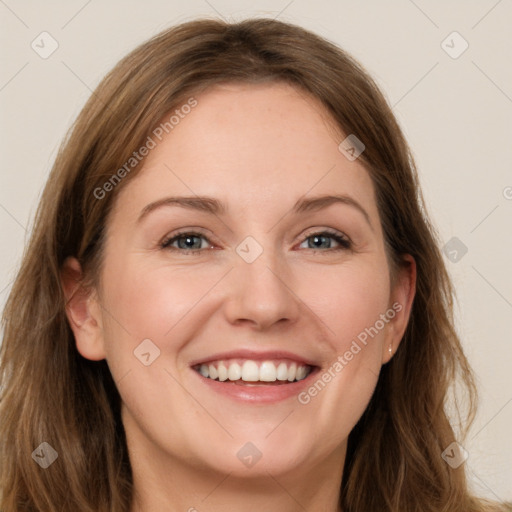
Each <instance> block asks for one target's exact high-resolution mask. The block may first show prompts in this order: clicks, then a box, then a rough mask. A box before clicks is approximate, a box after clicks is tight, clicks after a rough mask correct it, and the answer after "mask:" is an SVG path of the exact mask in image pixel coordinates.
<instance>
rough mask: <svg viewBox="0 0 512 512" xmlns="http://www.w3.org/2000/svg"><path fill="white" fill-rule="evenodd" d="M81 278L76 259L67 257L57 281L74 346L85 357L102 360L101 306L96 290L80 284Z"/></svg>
mask: <svg viewBox="0 0 512 512" xmlns="http://www.w3.org/2000/svg"><path fill="white" fill-rule="evenodd" d="M83 277H84V276H83V272H82V268H81V266H80V263H79V262H78V260H77V259H76V258H67V259H66V260H65V261H64V264H63V265H62V268H61V284H62V289H63V291H64V296H65V298H66V315H67V317H68V321H69V325H70V327H71V330H72V331H73V334H74V336H75V342H76V348H77V350H78V352H79V353H80V354H81V355H82V356H83V357H85V358H86V359H91V360H93V361H99V360H101V359H105V349H104V342H103V328H102V323H101V307H100V304H99V301H98V300H97V293H96V291H95V290H94V289H87V288H85V287H84V285H83Z"/></svg>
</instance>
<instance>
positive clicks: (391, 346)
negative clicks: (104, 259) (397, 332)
mask: <svg viewBox="0 0 512 512" xmlns="http://www.w3.org/2000/svg"><path fill="white" fill-rule="evenodd" d="M388 351H389V354H390V355H391V354H392V353H393V345H391V344H390V345H389V348H388Z"/></svg>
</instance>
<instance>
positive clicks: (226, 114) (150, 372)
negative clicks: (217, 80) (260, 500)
mask: <svg viewBox="0 0 512 512" xmlns="http://www.w3.org/2000/svg"><path fill="white" fill-rule="evenodd" d="M196 100H197V106H195V107H194V108H192V109H191V111H190V113H188V114H187V115H184V116H183V118H180V121H179V123H177V124H176V125H174V127H173V129H172V131H170V132H169V134H168V135H165V137H163V139H162V141H161V142H159V141H158V139H156V138H155V141H156V142H157V144H156V147H154V148H153V149H151V150H150V152H149V155H148V156H147V159H146V160H145V162H144V164H143V168H142V170H141V172H139V174H138V175H137V176H136V177H134V178H133V179H131V181H130V182H129V183H128V184H127V185H126V187H125V188H124V189H123V190H122V191H121V192H120V194H119V196H118V197H117V199H116V202H115V207H114V209H113V211H112V213H111V216H110V218H109V223H108V231H107V237H106V242H105V252H104V266H103V269H102V274H101V276H100V283H101V286H100V289H99V290H97V291H98V296H97V297H98V302H99V304H100V305H101V307H98V308H97V309H96V310H95V311H96V313H95V314H96V316H97V327H98V329H97V333H96V337H95V339H94V341H91V338H88V339H89V341H87V340H86V339H85V338H83V337H82V338H81V337H80V335H79V334H78V335H77V345H78V349H79V350H80V352H81V353H82V354H83V355H85V356H86V357H90V358H93V359H101V358H102V357H106V359H107V362H108V364H109V367H110V369H111V372H112V374H113V377H114V380H115V381H116V384H117V386H118V389H119V392H120V395H121V397H122V401H123V413H122V414H123V422H124V425H125V429H126V433H127V438H128V444H129V447H130V449H131V451H132V457H133V458H134V459H135V460H138V461H144V460H145V461H147V462H149V461H151V463H152V464H161V465H162V467H164V465H165V464H166V463H167V462H172V463H174V464H181V465H184V464H185V465H188V466H192V467H197V468H202V469H203V470H205V469H208V468H211V469H215V470H218V471H221V472H223V473H231V474H233V475H245V476H256V475H259V474H267V472H268V473H270V474H272V475H278V474H281V475H284V474H286V473H288V472H293V471H300V470H301V469H304V470H306V469H310V468H313V467H315V466H316V467H317V468H319V467H320V468H323V469H325V471H329V472H330V473H332V472H333V471H337V472H339V471H341V466H340V460H343V457H344V454H345V445H346V439H347V436H348V434H349V432H350V431H351V430H352V428H353V427H354V425H355V423H356V422H357V420H358V419H359V418H360V416H361V414H362V413H363V411H364V409H365V408H366V406H367V404H368V401H369V400H370V397H371V395H372V392H373V390H374V388H375V385H376V382H377V379H378V375H379V371H380V368H381V365H382V364H383V363H385V362H387V360H388V359H389V358H390V357H391V354H390V353H389V346H390V344H393V351H394V350H396V348H397V345H398V343H399V340H400V339H401V337H402V334H403V331H404V329H405V326H406V322H407V317H408V314H409V308H410V302H411V301H412V295H413V293H411V291H410V285H411V281H410V276H409V277H407V276H405V278H404V279H399V280H398V284H397V285H396V287H395V288H393V289H392V288H391V285H390V276H389V267H388V262H387V259H386V254H385V250H384V239H383V233H382V229H381V225H380V220H379V214H378V210H377V206H376V200H375V195H374V189H373V186H372V182H371V179H370V177H369V175H368V173H367V171H366V170H365V169H364V168H363V166H362V165H361V164H360V163H359V160H358V159H355V160H353V159H352V160H350V159H348V158H347V156H346V155H345V154H344V153H342V152H341V151H340V150H339V149H338V145H339V143H340V142H341V141H342V140H343V139H344V138H345V136H346V135H348V134H345V135H343V136H341V138H339V137H336V136H335V135H334V133H335V132H334V130H333V129H332V127H331V126H330V125H329V122H328V116H327V113H326V111H325V110H324V108H323V107H322V106H321V105H320V104H319V103H318V102H317V101H316V100H314V99H313V98H311V97H309V96H307V95H306V94H305V93H302V92H298V91H297V90H296V89H295V88H293V87H291V86H289V85H285V84H279V83H273V84H268V83H267V84H264V85H249V84H245V85H244V84H226V85H222V86H217V87H215V88H213V89H210V90H209V91H208V92H206V93H203V94H201V95H198V96H197V97H196ZM187 110H188V109H187ZM356 135H357V134H356ZM333 197H337V198H338V199H333ZM185 198H186V199H185ZM321 198H322V199H321ZM178 235H179V236H178ZM75 333H76V331H75ZM93 337H94V336H93ZM84 340H85V341H84ZM240 377H241V379H240ZM297 378H298V379H300V380H296V379H297ZM219 379H220V380H219ZM177 467H178V466H177Z"/></svg>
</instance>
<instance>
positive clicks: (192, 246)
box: [161, 232, 212, 253]
mask: <svg viewBox="0 0 512 512" xmlns="http://www.w3.org/2000/svg"><path fill="white" fill-rule="evenodd" d="M203 241H206V242H207V245H206V246H204V245H203V244H202V242H203ZM175 244H177V246H176V245H175ZM211 245H212V244H211V243H210V241H209V240H208V238H206V237H205V236H204V235H202V234H201V233H194V232H182V233H178V234H176V235H173V236H172V237H170V238H166V239H165V240H164V241H163V242H162V244H161V247H162V249H170V250H174V251H182V252H188V253H198V252H200V251H201V250H202V249H206V248H208V247H211Z"/></svg>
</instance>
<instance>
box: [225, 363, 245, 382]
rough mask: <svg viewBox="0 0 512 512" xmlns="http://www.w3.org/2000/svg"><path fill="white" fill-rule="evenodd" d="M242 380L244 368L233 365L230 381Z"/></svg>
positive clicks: (230, 371) (229, 372)
mask: <svg viewBox="0 0 512 512" xmlns="http://www.w3.org/2000/svg"><path fill="white" fill-rule="evenodd" d="M241 378H242V368H240V365H239V364H238V363H231V364H230V365H229V369H228V379H229V380H240V379H241Z"/></svg>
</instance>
